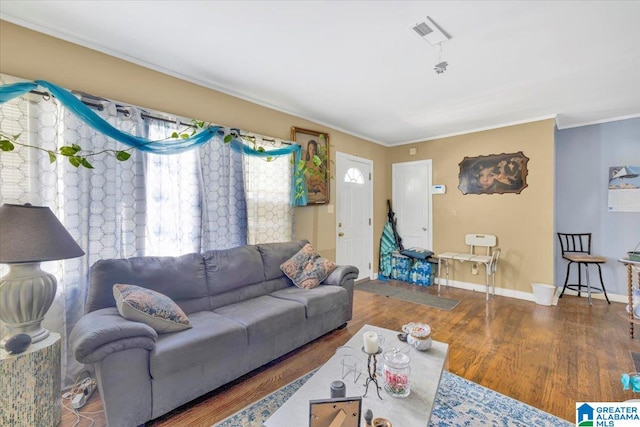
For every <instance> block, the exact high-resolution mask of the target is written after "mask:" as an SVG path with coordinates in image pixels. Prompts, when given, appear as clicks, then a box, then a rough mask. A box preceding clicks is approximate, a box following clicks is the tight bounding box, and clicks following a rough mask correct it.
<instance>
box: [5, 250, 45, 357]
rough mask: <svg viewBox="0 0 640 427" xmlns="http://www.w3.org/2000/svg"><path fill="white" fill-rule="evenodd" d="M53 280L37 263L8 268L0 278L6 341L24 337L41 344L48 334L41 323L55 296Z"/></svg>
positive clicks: (15, 265) (14, 265) (12, 265)
mask: <svg viewBox="0 0 640 427" xmlns="http://www.w3.org/2000/svg"><path fill="white" fill-rule="evenodd" d="M56 288H57V283H56V278H55V276H54V275H52V274H49V273H47V272H45V271H42V270H41V269H40V263H39V262H33V263H24V264H9V273H8V274H7V275H6V276H4V277H2V278H0V320H2V321H3V322H4V323H5V324H6V329H7V332H8V333H7V335H6V336H5V337H4V339H3V340H2V341H0V346H1V347H4V343H5V341H6V339H8V338H10V337H12V336H14V335H16V334H27V335H29V336H30V337H31V342H32V343H36V342H38V341H42V340H44V339H45V338H47V337H48V336H49V331H48V330H46V329H45V328H43V327H42V325H41V323H42V319H43V318H44V315H45V314H46V313H47V311H48V310H49V308H50V307H51V304H52V303H53V299H54V298H55V296H56Z"/></svg>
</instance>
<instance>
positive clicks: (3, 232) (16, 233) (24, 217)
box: [0, 204, 84, 264]
mask: <svg viewBox="0 0 640 427" xmlns="http://www.w3.org/2000/svg"><path fill="white" fill-rule="evenodd" d="M82 255H84V251H83V250H82V249H81V248H80V246H78V244H77V243H76V242H75V240H73V238H72V237H71V235H69V232H68V231H67V230H66V229H65V228H64V226H63V225H62V224H61V223H60V221H58V218H56V216H55V215H54V214H53V212H51V209H49V208H48V207H46V206H31V205H28V204H27V205H10V204H4V205H2V206H0V263H5V264H15V263H25V262H37V261H53V260H59V259H67V258H76V257H79V256H82Z"/></svg>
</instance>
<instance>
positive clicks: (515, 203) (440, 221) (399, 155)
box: [387, 120, 554, 292]
mask: <svg viewBox="0 0 640 427" xmlns="http://www.w3.org/2000/svg"><path fill="white" fill-rule="evenodd" d="M411 147H416V148H418V154H417V155H415V156H409V148H411ZM389 151H390V155H389V159H390V160H389V164H388V166H387V167H388V169H389V170H390V169H391V165H392V164H393V163H397V162H406V161H415V160H424V159H432V161H433V162H432V166H433V183H434V184H445V185H446V186H447V192H446V194H443V195H434V196H433V197H432V201H433V228H434V230H433V246H434V249H433V250H434V252H436V253H438V252H448V251H455V252H466V251H468V246H466V245H465V243H464V237H465V234H468V233H484V234H495V235H496V236H497V237H498V246H499V247H500V248H501V249H502V255H501V259H500V263H499V271H498V274H497V276H496V281H497V282H496V286H498V287H502V288H506V289H510V290H519V291H523V292H531V286H530V284H531V283H533V282H541V283H550V284H553V283H554V282H553V250H554V234H553V233H554V229H553V227H554V225H553V224H554V213H553V212H554V205H553V197H554V196H553V188H554V179H553V165H554V121H553V120H544V121H539V122H534V123H527V124H522V125H517V126H509V127H504V128H500V129H494V130H488V131H483V132H477V133H471V134H466V135H461V136H456V137H450V138H443V139H438V140H433V141H427V142H422V143H419V144H412V145H406V146H402V147H394V148H391V149H389ZM518 151H522V152H524V154H525V156H527V157H529V163H528V169H529V174H528V176H527V184H528V187H526V188H525V189H524V190H523V191H522V192H521V193H520V194H492V195H488V194H468V195H463V194H462V193H461V192H460V190H459V189H458V172H459V170H460V168H459V166H458V164H459V163H460V162H461V161H462V159H463V158H464V157H465V156H467V157H475V156H480V155H489V154H501V153H514V152H518ZM388 173H390V172H388ZM453 270H454V275H453V279H455V280H460V281H463V282H468V283H477V284H484V274H483V271H482V268H481V271H480V274H478V275H477V276H473V275H471V264H470V263H466V264H460V263H456V264H455V268H454V269H453ZM450 277H451V276H450Z"/></svg>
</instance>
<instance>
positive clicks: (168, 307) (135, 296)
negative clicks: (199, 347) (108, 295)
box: [113, 284, 191, 333]
mask: <svg viewBox="0 0 640 427" xmlns="http://www.w3.org/2000/svg"><path fill="white" fill-rule="evenodd" d="M113 297H114V298H115V300H116V307H117V308H118V313H120V316H122V317H124V318H125V319H128V320H133V321H135V322H141V323H144V324H147V325H149V326H151V327H152V328H153V329H155V330H156V332H158V333H164V332H177V331H183V330H185V329H189V328H190V327H191V323H190V322H189V318H188V317H187V315H186V314H184V311H182V309H181V308H180V307H179V306H178V304H176V303H175V302H173V300H172V299H171V298H169V297H167V296H166V295H163V294H161V293H160V292H156V291H152V290H151V289H145V288H141V287H140V286H135V285H123V284H116V285H113Z"/></svg>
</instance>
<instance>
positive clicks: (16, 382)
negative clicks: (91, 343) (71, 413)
mask: <svg viewBox="0 0 640 427" xmlns="http://www.w3.org/2000/svg"><path fill="white" fill-rule="evenodd" d="M60 346H61V341H60V335H59V334H54V333H51V334H50V335H49V337H48V338H46V339H44V340H42V341H40V342H37V343H35V344H32V345H30V346H29V348H28V349H27V350H26V351H25V352H24V353H20V354H9V353H7V351H6V350H5V349H4V348H0V408H2V410H0V426H56V425H58V424H59V423H60V412H61V409H62V407H61V405H62V402H61V399H62V388H61V387H62V384H61V373H60V351H61V350H60V348H61V347H60Z"/></svg>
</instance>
